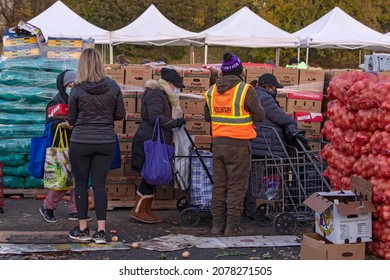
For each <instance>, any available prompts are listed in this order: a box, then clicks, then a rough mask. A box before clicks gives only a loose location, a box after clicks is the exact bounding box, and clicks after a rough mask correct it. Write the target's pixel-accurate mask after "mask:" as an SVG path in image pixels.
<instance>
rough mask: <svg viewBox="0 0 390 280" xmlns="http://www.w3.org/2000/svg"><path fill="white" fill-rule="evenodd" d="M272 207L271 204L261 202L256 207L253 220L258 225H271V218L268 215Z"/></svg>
mask: <svg viewBox="0 0 390 280" xmlns="http://www.w3.org/2000/svg"><path fill="white" fill-rule="evenodd" d="M272 208H273V206H271V205H269V204H267V203H264V204H261V205H259V206H258V207H257V208H256V211H255V221H256V222H257V223H258V224H259V226H261V227H267V226H270V225H272V222H273V218H272V217H271V215H270V213H272V210H273V209H272Z"/></svg>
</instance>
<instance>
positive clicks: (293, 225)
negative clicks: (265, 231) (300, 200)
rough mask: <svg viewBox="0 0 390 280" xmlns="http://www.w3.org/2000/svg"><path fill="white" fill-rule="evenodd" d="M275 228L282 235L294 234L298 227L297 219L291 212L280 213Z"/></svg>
mask: <svg viewBox="0 0 390 280" xmlns="http://www.w3.org/2000/svg"><path fill="white" fill-rule="evenodd" d="M274 228H275V230H276V232H277V233H278V234H280V235H289V234H293V233H294V232H295V230H296V229H297V220H296V219H295V217H294V215H293V214H291V213H280V214H279V215H278V216H276V218H275V220H274Z"/></svg>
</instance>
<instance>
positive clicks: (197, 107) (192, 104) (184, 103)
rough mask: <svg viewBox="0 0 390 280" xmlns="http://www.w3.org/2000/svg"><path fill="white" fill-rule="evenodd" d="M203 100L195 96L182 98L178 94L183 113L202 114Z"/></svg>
mask: <svg viewBox="0 0 390 280" xmlns="http://www.w3.org/2000/svg"><path fill="white" fill-rule="evenodd" d="M204 104H205V101H204V100H202V99H197V98H188V99H187V98H184V97H182V96H180V107H181V109H182V111H183V114H195V115H196V114H204Z"/></svg>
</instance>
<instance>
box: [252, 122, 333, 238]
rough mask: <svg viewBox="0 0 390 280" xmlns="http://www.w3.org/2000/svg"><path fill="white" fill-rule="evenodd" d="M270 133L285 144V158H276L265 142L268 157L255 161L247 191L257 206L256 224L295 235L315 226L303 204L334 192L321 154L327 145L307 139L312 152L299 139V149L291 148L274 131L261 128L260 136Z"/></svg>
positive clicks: (311, 215) (310, 211) (309, 211)
mask: <svg viewBox="0 0 390 280" xmlns="http://www.w3.org/2000/svg"><path fill="white" fill-rule="evenodd" d="M267 130H268V131H271V133H273V134H274V139H277V141H280V143H282V146H283V147H284V152H285V155H286V156H285V157H278V156H276V155H274V154H273V153H272V149H271V147H270V145H269V143H268V142H267V139H265V138H264V139H265V142H266V144H267V147H268V155H267V156H265V157H263V158H260V159H254V160H252V166H251V174H250V180H249V186H248V187H249V188H251V190H252V194H253V195H254V196H255V197H256V203H257V205H258V206H257V208H256V211H255V221H256V222H257V223H258V224H259V225H260V226H270V225H273V226H274V228H275V230H276V232H277V233H278V234H293V233H294V232H295V230H296V229H297V227H298V226H307V225H310V224H312V223H313V222H314V213H313V211H312V210H311V209H310V208H309V207H307V206H306V205H305V204H303V201H304V200H305V199H306V198H307V197H309V196H310V195H311V194H313V193H315V192H320V191H329V190H330V188H331V187H330V184H329V182H328V180H327V179H326V178H325V177H324V176H323V175H322V174H323V171H324V170H325V169H326V166H325V165H326V163H325V161H324V160H323V159H322V157H321V154H320V152H321V150H322V147H323V146H324V145H325V142H322V141H316V140H310V139H306V140H307V141H308V143H309V145H310V146H313V147H314V146H316V147H317V149H310V150H309V149H307V148H306V146H305V145H304V144H303V143H302V141H300V140H299V139H296V140H297V144H298V146H297V147H293V146H288V145H284V144H283V142H282V140H281V139H280V137H279V135H278V133H277V131H276V130H275V129H274V128H273V127H270V126H263V125H262V126H260V133H261V135H264V132H265V131H267ZM315 144H316V145H315Z"/></svg>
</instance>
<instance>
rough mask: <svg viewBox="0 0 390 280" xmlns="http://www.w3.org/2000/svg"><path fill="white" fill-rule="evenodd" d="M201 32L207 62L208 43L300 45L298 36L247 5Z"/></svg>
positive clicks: (245, 45)
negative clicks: (262, 16)
mask: <svg viewBox="0 0 390 280" xmlns="http://www.w3.org/2000/svg"><path fill="white" fill-rule="evenodd" d="M199 34H202V35H204V36H206V40H205V43H206V51H205V63H207V46H208V45H214V46H232V47H245V48H282V47H285V48H298V47H299V37H298V36H296V35H292V34H290V33H288V32H286V31H284V30H282V29H279V28H278V27H276V26H274V25H272V24H271V23H269V22H267V21H266V20H264V19H263V18H261V17H260V16H258V15H257V14H255V13H254V12H252V11H251V10H250V9H249V8H248V7H246V6H245V7H243V8H241V9H240V10H238V11H237V12H235V13H234V14H233V15H231V16H230V17H228V18H226V19H224V20H223V21H221V22H219V23H217V24H216V25H214V26H212V27H210V28H208V29H206V30H204V31H202V32H200V33H199ZM277 62H278V57H277Z"/></svg>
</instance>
